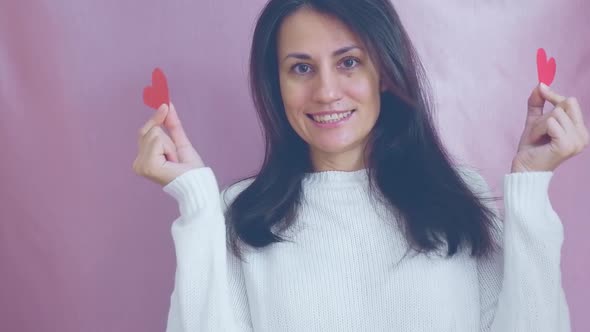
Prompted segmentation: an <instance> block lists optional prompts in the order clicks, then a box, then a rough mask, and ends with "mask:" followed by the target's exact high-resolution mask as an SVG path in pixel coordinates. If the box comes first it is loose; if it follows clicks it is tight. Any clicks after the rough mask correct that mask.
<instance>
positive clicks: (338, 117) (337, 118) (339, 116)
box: [312, 111, 352, 123]
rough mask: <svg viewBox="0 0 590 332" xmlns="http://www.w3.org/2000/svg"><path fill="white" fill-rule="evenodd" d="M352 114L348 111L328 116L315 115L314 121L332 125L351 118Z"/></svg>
mask: <svg viewBox="0 0 590 332" xmlns="http://www.w3.org/2000/svg"><path fill="white" fill-rule="evenodd" d="M351 114H352V111H348V112H346V113H339V114H328V115H319V116H318V115H313V116H312V117H313V119H314V121H316V122H321V123H331V122H337V121H340V120H342V119H344V118H346V117H349V116H350V115H351Z"/></svg>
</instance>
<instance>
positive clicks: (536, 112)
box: [527, 85, 545, 118]
mask: <svg viewBox="0 0 590 332" xmlns="http://www.w3.org/2000/svg"><path fill="white" fill-rule="evenodd" d="M540 89H541V85H537V86H536V87H535V88H534V89H533V92H532V93H531V95H530V96H529V99H528V102H527V106H528V108H527V109H528V112H527V114H528V116H532V117H535V118H537V117H540V116H541V115H543V107H544V106H545V98H544V97H543V95H542V93H541V90H540Z"/></svg>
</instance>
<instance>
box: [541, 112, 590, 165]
mask: <svg viewBox="0 0 590 332" xmlns="http://www.w3.org/2000/svg"><path fill="white" fill-rule="evenodd" d="M545 135H548V136H549V137H550V138H551V139H552V140H555V142H556V143H557V146H560V147H561V148H562V149H561V150H563V152H564V155H569V154H572V153H578V152H580V151H582V150H583V148H584V147H585V146H586V145H587V144H584V139H583V135H581V133H580V131H579V129H578V127H577V126H576V125H575V123H574V122H573V120H572V119H571V117H570V116H569V115H568V113H567V112H566V111H565V110H564V109H563V108H561V107H560V106H558V107H556V108H555V109H554V110H553V111H551V112H550V113H548V114H546V115H544V116H543V117H542V118H541V119H540V120H539V121H538V123H537V125H535V126H534V127H533V128H532V131H531V140H532V141H533V142H538V140H540V139H541V138H542V137H543V136H545Z"/></svg>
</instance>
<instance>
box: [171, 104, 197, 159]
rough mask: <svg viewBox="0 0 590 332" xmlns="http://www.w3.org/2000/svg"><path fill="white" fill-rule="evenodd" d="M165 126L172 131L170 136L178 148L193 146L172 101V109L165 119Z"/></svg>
mask: <svg viewBox="0 0 590 332" xmlns="http://www.w3.org/2000/svg"><path fill="white" fill-rule="evenodd" d="M164 126H165V127H166V129H167V130H168V132H169V133H170V137H171V138H172V141H173V142H174V143H175V144H176V147H177V148H178V149H181V148H183V147H186V146H191V142H190V140H189V139H188V137H187V136H186V133H185V132H184V129H183V128H182V123H181V122H180V119H179V117H178V113H176V108H175V107H174V104H172V103H170V110H169V112H168V116H167V117H166V119H165V121H164Z"/></svg>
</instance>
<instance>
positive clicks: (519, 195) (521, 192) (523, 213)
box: [504, 171, 562, 231]
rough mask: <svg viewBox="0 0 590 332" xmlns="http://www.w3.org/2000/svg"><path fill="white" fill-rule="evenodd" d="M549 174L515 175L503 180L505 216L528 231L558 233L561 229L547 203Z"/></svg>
mask: <svg viewBox="0 0 590 332" xmlns="http://www.w3.org/2000/svg"><path fill="white" fill-rule="evenodd" d="M552 177H553V172H551V171H547V172H518V173H510V174H506V175H505V176H504V204H505V207H506V211H505V212H506V215H512V216H515V217H517V218H519V219H521V220H523V221H524V222H527V223H528V225H527V226H529V227H533V228H537V229H547V230H548V231H559V230H561V228H562V225H561V221H560V220H559V217H557V215H556V214H555V211H554V210H553V207H552V206H551V202H550V200H549V184H550V182H551V178H552Z"/></svg>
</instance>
